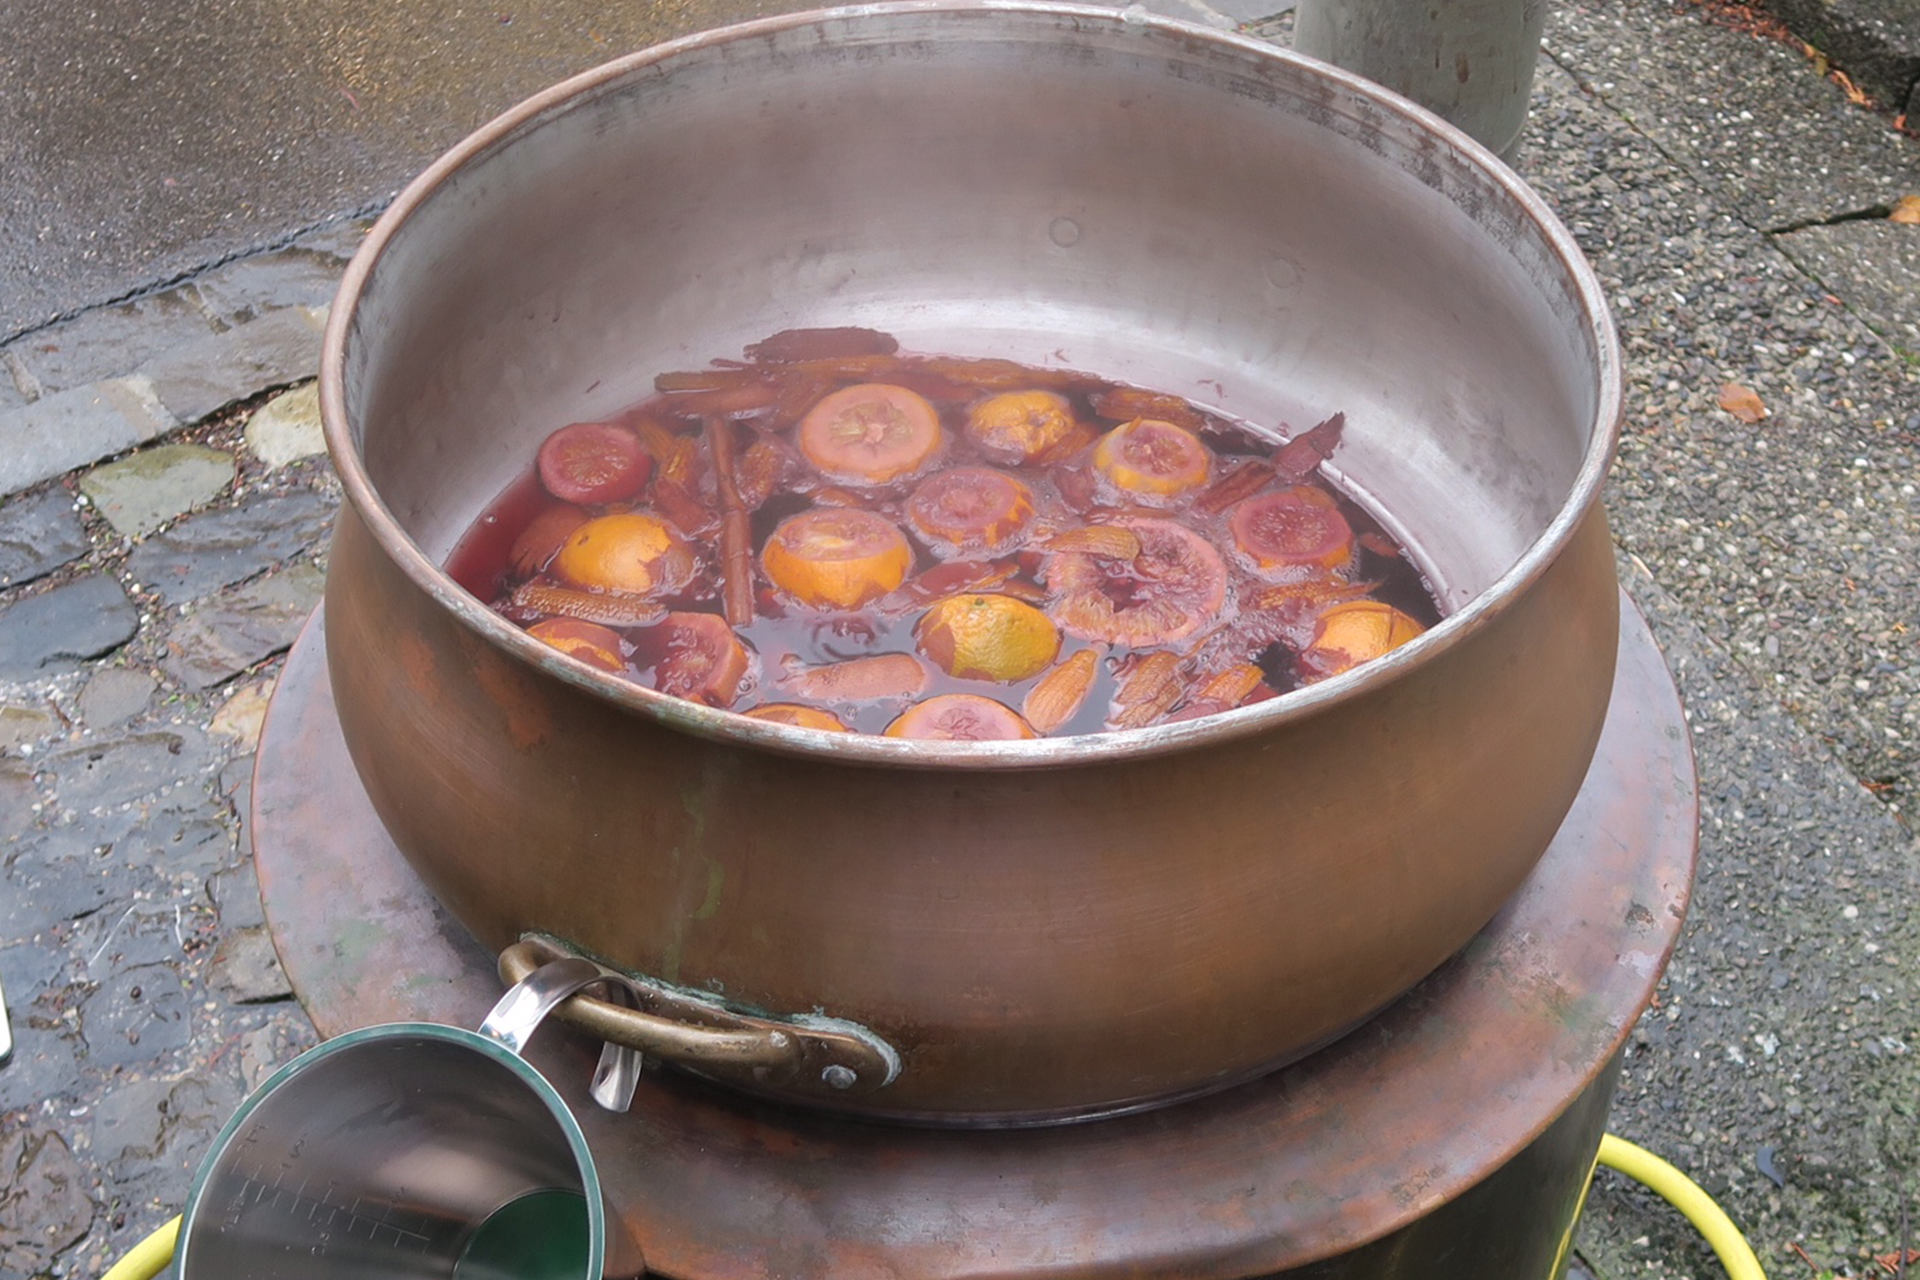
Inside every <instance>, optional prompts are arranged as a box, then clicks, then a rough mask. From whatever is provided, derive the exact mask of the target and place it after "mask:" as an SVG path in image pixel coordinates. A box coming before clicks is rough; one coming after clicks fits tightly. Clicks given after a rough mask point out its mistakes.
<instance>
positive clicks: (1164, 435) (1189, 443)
mask: <svg viewBox="0 0 1920 1280" xmlns="http://www.w3.org/2000/svg"><path fill="white" fill-rule="evenodd" d="M1093 465H1094V467H1095V469H1097V470H1098V471H1099V472H1100V474H1101V475H1102V476H1103V477H1104V478H1105V479H1106V481H1107V483H1108V484H1110V485H1112V486H1113V487H1114V488H1116V489H1120V490H1122V491H1124V492H1126V493H1128V494H1131V495H1133V496H1135V497H1149V498H1175V497H1178V496H1180V495H1181V494H1183V493H1186V492H1187V491H1188V490H1189V489H1198V488H1200V487H1201V486H1202V485H1204V484H1206V483H1207V482H1208V481H1209V480H1211V479H1212V478H1213V452H1212V450H1210V449H1208V448H1207V446H1206V445H1204V444H1202V443H1201V441H1200V437H1199V436H1196V435H1194V434H1193V432H1191V431H1188V430H1187V429H1186V428H1185V427H1176V426H1174V425H1173V423H1171V422H1161V421H1160V420H1158V419H1157V418H1135V419H1134V420H1133V421H1132V422H1129V423H1127V424H1126V425H1124V426H1119V427H1115V428H1114V429H1113V430H1111V431H1109V432H1107V434H1105V435H1104V436H1101V437H1100V443H1099V444H1097V445H1095V446H1094V447H1093Z"/></svg>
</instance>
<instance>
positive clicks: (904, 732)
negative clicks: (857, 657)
mask: <svg viewBox="0 0 1920 1280" xmlns="http://www.w3.org/2000/svg"><path fill="white" fill-rule="evenodd" d="M886 733H887V736H888V737H889V738H937V739H944V740H946V741H949V742H1002V741H1008V740H1011V739H1014V738H1031V737H1033V736H1034V732H1033V726H1031V725H1029V724H1028V723H1027V722H1026V721H1025V720H1023V719H1021V718H1020V713H1019V712H1017V711H1015V710H1014V709H1013V708H1012V707H1009V706H1006V705H1005V704H1003V703H999V702H995V701H994V700H993V699H992V698H983V697H981V696H980V695H979V694H975V693H943V694H940V695H939V696H938V697H933V698H928V699H927V700H926V701H925V702H916V703H914V704H913V705H912V706H911V707H908V708H907V709H906V710H905V711H903V712H901V713H900V715H899V717H898V718H896V719H895V720H894V722H893V723H892V724H890V725H888V726H887V730H886Z"/></svg>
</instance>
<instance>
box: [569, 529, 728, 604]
mask: <svg viewBox="0 0 1920 1280" xmlns="http://www.w3.org/2000/svg"><path fill="white" fill-rule="evenodd" d="M695 567H696V565H695V561H694V555H693V548H692V547H690V546H688V545H687V541H686V539H684V538H682V537H681V536H680V535H679V534H678V533H676V532H674V530H673V527H672V526H671V525H669V524H667V523H666V522H665V521H663V520H659V519H656V518H655V517H653V516H650V515H648V514H646V513H645V512H643V511H623V512H619V513H617V514H615V515H610V516H597V517H595V518H594V519H592V520H589V521H587V522H586V523H585V524H583V525H581V526H580V527H579V528H577V529H575V530H574V531H573V532H572V533H570V534H568V535H567V538H566V541H564V542H562V543H561V544H560V550H559V552H558V553H556V554H555V555H554V557H553V564H552V569H553V573H554V575H555V576H556V577H558V578H559V579H560V580H561V581H563V582H566V583H567V584H569V585H570V586H575V587H590V588H593V589H595V590H599V591H624V592H626V593H627V594H629V595H637V596H656V595H670V594H672V593H673V592H675V591H678V590H680V589H681V588H682V587H685V586H686V585H687V583H689V582H690V581H692V580H693V572H694V569H695Z"/></svg>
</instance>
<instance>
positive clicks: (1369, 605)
mask: <svg viewBox="0 0 1920 1280" xmlns="http://www.w3.org/2000/svg"><path fill="white" fill-rule="evenodd" d="M1425 630H1426V628H1425V627H1423V626H1421V625H1420V623H1419V622H1418V621H1417V620H1415V619H1413V618H1410V617H1408V616H1407V615H1406V614H1404V613H1402V612H1400V610H1398V609H1396V608H1394V607H1393V606H1392V605H1390V604H1388V603H1386V602H1385V601H1383V600H1354V601H1351V602H1349V603H1347V604H1337V605H1334V606H1333V607H1332V608H1331V609H1328V610H1327V611H1326V612H1325V613H1323V614H1321V615H1320V621H1319V623H1318V625H1317V626H1315V628H1314V638H1313V643H1312V644H1310V645H1308V646H1307V648H1306V649H1305V650H1304V651H1303V652H1302V653H1301V654H1300V661H1299V669H1300V676H1301V679H1303V680H1305V681H1308V682H1309V683H1311V682H1312V681H1315V680H1325V679H1327V678H1328V677H1330V676H1337V675H1339V674H1340V673H1341V672H1343V671H1351V670H1353V668H1355V667H1357V666H1359V665H1360V664H1361V663H1363V662H1371V661H1372V660H1373V659H1375V658H1377V657H1379V656H1380V655H1382V654H1384V653H1390V652H1392V651H1393V650H1395V649H1398V648H1399V647H1400V646H1401V645H1403V644H1405V643H1406V642H1407V641H1409V640H1412V639H1413V638H1414V637H1416V636H1418V635H1420V634H1421V633H1422V632H1424V631H1425Z"/></svg>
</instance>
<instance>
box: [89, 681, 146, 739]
mask: <svg viewBox="0 0 1920 1280" xmlns="http://www.w3.org/2000/svg"><path fill="white" fill-rule="evenodd" d="M157 687H158V685H157V684H156V683H155V681H154V678H153V677H152V676H150V675H148V674H147V673H146V672H144V671H136V670H134V669H133V668H131V667H102V668H101V669H100V670H99V671H96V672H94V674H93V678H92V679H90V680H88V681H87V683H86V687H85V688H83V689H81V690H80V697H79V699H78V701H77V702H76V703H75V706H74V710H75V711H76V712H77V713H78V715H79V719H80V723H81V724H82V725H83V726H84V727H86V728H87V729H88V730H90V731H93V732H96V733H97V732H98V731H100V730H102V729H110V728H112V727H114V726H115V725H119V724H123V723H125V722H126V721H128V720H131V719H133V718H134V717H135V716H137V715H139V714H140V713H141V712H142V711H144V710H146V709H147V703H149V702H151V701H152V700H153V691H154V689H156V688H157Z"/></svg>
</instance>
